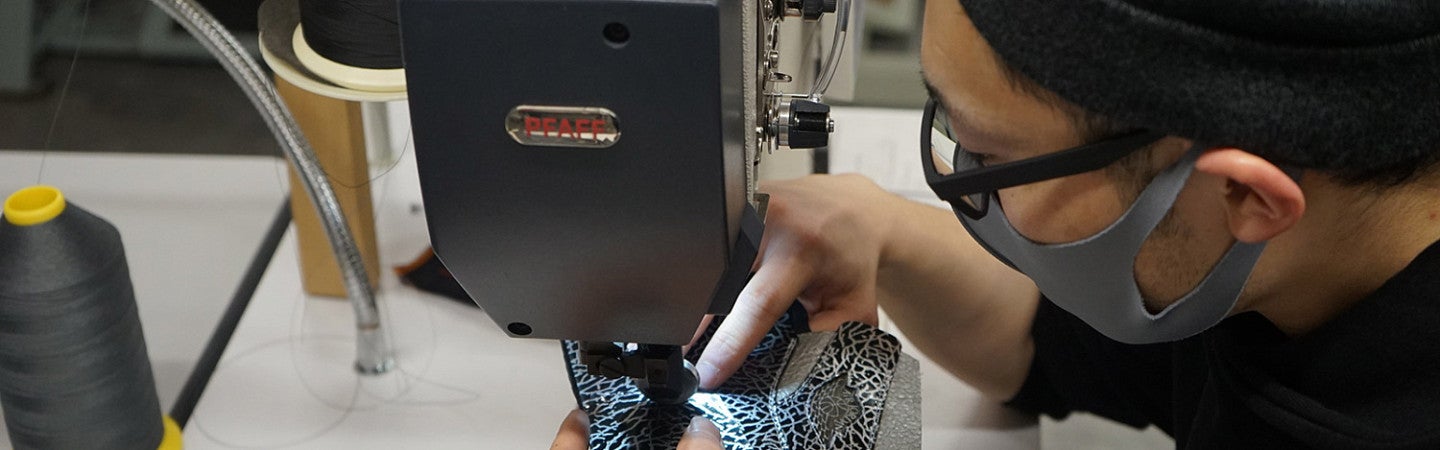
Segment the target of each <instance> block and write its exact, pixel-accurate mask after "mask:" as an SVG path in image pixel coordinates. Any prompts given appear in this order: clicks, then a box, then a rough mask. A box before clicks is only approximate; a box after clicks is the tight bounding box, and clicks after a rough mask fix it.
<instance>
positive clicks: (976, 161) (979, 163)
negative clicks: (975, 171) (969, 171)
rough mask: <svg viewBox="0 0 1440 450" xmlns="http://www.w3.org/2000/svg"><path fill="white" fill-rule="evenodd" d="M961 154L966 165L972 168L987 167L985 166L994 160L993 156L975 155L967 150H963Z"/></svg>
mask: <svg viewBox="0 0 1440 450" xmlns="http://www.w3.org/2000/svg"><path fill="white" fill-rule="evenodd" d="M959 153H960V158H961V159H964V160H965V163H966V165H968V166H970V167H985V164H986V163H987V162H989V161H990V160H991V159H993V158H994V156H993V155H989V154H985V153H974V152H970V151H966V150H961V151H960V152H959Z"/></svg>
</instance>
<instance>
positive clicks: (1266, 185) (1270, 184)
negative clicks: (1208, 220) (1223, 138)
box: [1195, 148, 1305, 243]
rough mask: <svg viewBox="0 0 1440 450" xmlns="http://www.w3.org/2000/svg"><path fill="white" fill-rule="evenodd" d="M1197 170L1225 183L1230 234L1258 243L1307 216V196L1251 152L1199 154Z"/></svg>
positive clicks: (1227, 150)
mask: <svg viewBox="0 0 1440 450" xmlns="http://www.w3.org/2000/svg"><path fill="white" fill-rule="evenodd" d="M1195 170H1198V171H1200V172H1202V173H1206V174H1210V175H1213V176H1216V177H1219V178H1222V179H1224V180H1225V205H1226V208H1225V211H1226V216H1227V218H1228V220H1229V224H1230V233H1231V234H1233V235H1234V236H1235V239H1236V240H1238V241H1241V242H1248V243H1257V242H1263V241H1267V240H1270V238H1273V237H1275V236H1276V235H1279V234H1280V233H1283V232H1285V231H1286V230H1289V229H1290V228H1291V227H1293V226H1295V223H1296V222H1299V221H1300V217H1301V216H1303V215H1305V194H1304V193H1303V192H1301V191H1300V185H1299V184H1297V183H1296V182H1295V180H1294V179H1292V178H1290V176H1289V175H1287V174H1286V173H1285V171H1284V170H1281V169H1280V168H1279V167H1276V166H1275V165H1274V164H1271V163H1270V162H1269V161H1266V160H1265V159H1264V158H1261V157H1259V156H1255V155H1254V154H1252V153H1250V152H1246V151H1244V150H1240V149H1236V148H1216V149H1212V150H1209V151H1207V152H1205V154H1203V155H1200V159H1198V160H1196V161H1195Z"/></svg>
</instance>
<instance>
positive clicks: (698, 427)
mask: <svg viewBox="0 0 1440 450" xmlns="http://www.w3.org/2000/svg"><path fill="white" fill-rule="evenodd" d="M724 449H725V445H724V444H723V443H721V442H720V429H719V428H715V423H713V422H711V421H710V420H709V419H706V418H704V417H701V416H695V418H693V419H690V427H689V428H686V429H685V437H682V438H680V445H679V446H678V447H675V450H724Z"/></svg>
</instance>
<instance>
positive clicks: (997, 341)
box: [876, 201, 1040, 399]
mask: <svg viewBox="0 0 1440 450" xmlns="http://www.w3.org/2000/svg"><path fill="white" fill-rule="evenodd" d="M896 212H898V213H899V214H898V216H897V217H895V220H896V222H895V223H894V225H893V226H892V227H891V231H892V232H891V233H890V234H889V237H888V240H887V242H886V246H885V250H884V252H883V254H882V257H881V262H880V270H879V273H878V275H877V277H878V281H877V289H876V291H877V295H878V297H879V298H878V300H879V302H880V305H881V307H883V308H884V309H885V312H886V314H888V315H889V316H890V318H891V319H893V320H894V321H895V323H896V324H897V325H898V326H899V327H900V329H901V331H903V332H904V333H905V335H906V337H908V338H909V339H910V341H911V342H912V343H914V345H915V346H916V347H918V348H919V350H920V351H921V352H923V353H924V354H925V355H926V356H929V357H930V359H932V360H934V361H935V362H936V363H938V364H940V365H941V366H942V367H945V368H946V369H947V370H949V371H950V372H951V373H953V374H955V375H956V376H958V377H960V378H961V379H963V380H965V381H966V382H967V383H970V384H971V385H973V386H975V387H976V388H977V389H979V390H980V391H981V392H983V393H984V394H985V395H987V396H990V397H993V398H997V399H1009V398H1010V397H1012V396H1014V394H1015V393H1016V392H1018V391H1019V390H1020V386H1021V385H1022V384H1023V383H1024V381H1025V376H1026V374H1027V373H1028V371H1029V368H1030V360H1031V357H1032V355H1033V354H1034V347H1033V341H1032V340H1031V338H1030V325H1031V322H1032V321H1033V319H1034V315H1035V308H1036V305H1037V304H1038V302H1039V296H1040V294H1039V291H1038V290H1037V289H1036V287H1035V285H1034V283H1032V282H1031V281H1030V280H1029V279H1028V278H1025V276H1023V275H1021V274H1019V273H1017V272H1015V271H1014V270H1012V269H1010V268H1009V267H1007V266H1005V265H1004V264H1003V263H1001V262H999V261H998V260H996V259H995V258H994V257H992V256H990V254H989V253H988V252H986V251H985V249H984V248H982V247H980V245H979V244H977V243H975V241H974V240H973V239H971V237H970V235H969V233H966V232H965V229H964V227H963V226H962V225H961V224H960V223H959V222H958V221H957V220H956V219H955V216H954V214H953V213H951V212H950V211H945V210H941V209H938V208H934V207H930V206H927V205H922V204H919V203H914V202H909V201H906V202H905V204H903V205H897V207H896Z"/></svg>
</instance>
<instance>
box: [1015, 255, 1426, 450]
mask: <svg viewBox="0 0 1440 450" xmlns="http://www.w3.org/2000/svg"><path fill="white" fill-rule="evenodd" d="M1031 334H1032V335H1033V336H1034V338H1035V359H1034V363H1033V364H1032V365H1031V369H1030V375H1029V377H1028V378H1027V379H1026V381H1025V385H1024V387H1022V388H1021V390H1020V393H1019V394H1017V395H1016V396H1015V398H1013V399H1011V400H1010V403H1009V404H1010V405H1011V406H1014V407H1017V408H1020V409H1022V410H1026V411H1029V412H1032V413H1044V414H1046V415H1050V416H1052V417H1056V418H1062V417H1065V416H1066V415H1068V414H1069V413H1070V412H1071V411H1089V412H1092V413H1095V414H1098V415H1101V416H1104V417H1108V418H1110V419H1113V420H1116V421H1119V422H1122V423H1125V424H1129V425H1132V426H1135V427H1143V426H1146V425H1150V424H1153V425H1155V426H1157V427H1159V428H1160V429H1161V430H1164V431H1165V432H1166V433H1169V434H1170V436H1172V437H1174V438H1175V443H1176V446H1177V447H1178V448H1188V449H1210V448H1226V449H1229V448H1306V447H1313V448H1343V449H1372V448H1373V449H1392V448H1397V449H1398V448H1407V449H1408V448H1415V449H1440V244H1433V245H1431V246H1430V248H1428V249H1426V250H1425V251H1424V252H1422V253H1421V254H1420V255H1419V256H1417V257H1416V258H1415V260H1414V261H1412V262H1411V264H1410V265H1409V267H1406V268H1405V269H1404V270H1402V271H1401V272H1400V273H1398V274H1396V275H1395V276H1394V277H1393V278H1391V279H1390V280H1389V281H1387V282H1386V283H1385V284H1384V285H1383V286H1382V287H1381V288H1380V289H1379V290H1377V291H1375V292H1374V293H1373V294H1371V295H1370V296H1369V297H1367V298H1366V299H1364V300H1362V301H1361V302H1359V303H1357V304H1356V305H1355V306H1353V307H1352V308H1350V309H1349V310H1347V311H1346V312H1344V313H1343V314H1341V315H1340V316H1338V317H1336V318H1335V319H1333V320H1331V321H1330V322H1328V323H1326V324H1324V325H1322V326H1321V327H1320V328H1318V329H1316V330H1314V331H1313V332H1311V333H1309V334H1307V335H1305V336H1303V337H1300V338H1295V339H1290V338H1287V337H1286V336H1285V335H1284V334H1282V333H1280V331H1279V330H1278V329H1276V328H1275V326H1274V325H1272V324H1271V323H1270V322H1269V321H1268V320H1266V319H1265V318H1264V317H1263V316H1261V315H1259V314H1256V313H1244V314H1238V315H1235V316H1232V317H1230V318H1228V319H1226V320H1225V321H1223V322H1221V323H1220V324H1219V325H1217V326H1216V327H1214V328H1212V329H1210V330H1207V331H1205V332H1204V333H1201V334H1200V335H1197V336H1195V337H1191V338H1188V339H1185V340H1181V341H1177V342H1171V343H1163V344H1150V345H1127V344H1122V343H1119V342H1116V341H1113V340H1110V339H1108V338H1106V337H1105V336H1103V335H1101V334H1100V333H1099V332H1097V331H1095V330H1094V329H1092V328H1090V327H1089V326H1088V325H1085V323H1084V322H1082V321H1080V320H1079V319H1078V318H1076V317H1075V316H1073V315H1071V314H1069V313H1067V312H1065V311H1064V310H1062V309H1060V308H1059V307H1057V306H1055V305H1054V304H1053V303H1051V302H1050V301H1048V300H1042V301H1041V305H1040V308H1039V311H1038V312H1037V313H1036V317H1035V323H1034V329H1033V330H1032V331H1031Z"/></svg>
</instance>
